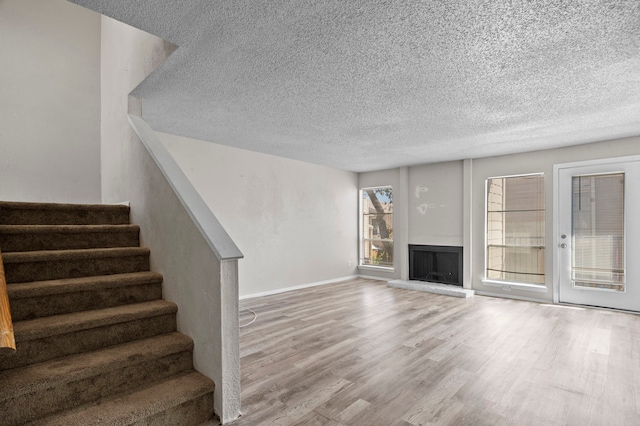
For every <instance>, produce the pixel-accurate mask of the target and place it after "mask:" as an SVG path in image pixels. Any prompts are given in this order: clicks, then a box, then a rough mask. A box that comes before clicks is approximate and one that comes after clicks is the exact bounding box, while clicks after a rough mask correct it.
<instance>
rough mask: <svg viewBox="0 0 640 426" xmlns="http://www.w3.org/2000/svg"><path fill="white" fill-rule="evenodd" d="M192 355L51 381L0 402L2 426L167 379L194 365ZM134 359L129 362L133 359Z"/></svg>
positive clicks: (176, 356)
mask: <svg viewBox="0 0 640 426" xmlns="http://www.w3.org/2000/svg"><path fill="white" fill-rule="evenodd" d="M192 359H193V354H192V352H191V351H183V352H178V353H175V354H171V355H168V356H165V357H163V358H159V359H155V360H150V361H147V362H144V363H143V364H140V363H135V364H134V363H131V364H130V365H126V366H124V367H122V368H118V369H115V370H110V371H107V372H105V373H103V374H100V375H97V376H92V377H87V378H84V379H82V380H78V381H75V382H71V383H60V384H55V383H54V384H52V386H51V387H50V388H48V389H44V390H42V391H38V392H33V393H30V394H28V395H21V396H18V397H17V398H15V399H13V398H12V399H8V400H5V401H2V402H0V409H1V410H2V413H3V414H2V417H3V420H2V424H3V425H7V426H9V425H11V426H13V425H19V424H22V423H24V422H28V421H32V420H35V419H38V418H41V417H45V416H48V415H51V414H54V413H56V412H58V411H59V410H60V409H61V408H64V409H65V410H68V409H72V408H74V407H78V406H80V405H83V404H87V403H91V402H97V401H100V400H101V399H103V398H106V397H109V396H111V395H115V394H117V393H119V392H127V391H131V390H133V389H135V388H138V387H140V386H144V385H146V384H149V383H153V382H156V381H158V380H162V379H164V378H168V377H170V376H172V375H174V374H178V373H181V372H184V371H188V370H191V369H192V368H193V361H192ZM135 361H136V360H135V358H134V359H132V362H135Z"/></svg>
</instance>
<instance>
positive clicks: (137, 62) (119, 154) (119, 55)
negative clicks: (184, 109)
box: [101, 17, 175, 203]
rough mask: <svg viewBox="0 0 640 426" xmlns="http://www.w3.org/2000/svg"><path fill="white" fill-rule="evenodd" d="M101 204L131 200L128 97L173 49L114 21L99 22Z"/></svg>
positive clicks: (132, 143)
mask: <svg viewBox="0 0 640 426" xmlns="http://www.w3.org/2000/svg"><path fill="white" fill-rule="evenodd" d="M101 46H102V80H101V89H102V115H101V116H102V122H101V138H102V153H101V159H102V162H101V167H102V201H103V202H105V203H118V202H121V201H128V200H130V199H131V195H130V191H131V180H132V177H133V174H132V173H135V171H133V170H132V169H131V168H132V166H135V165H134V164H133V163H132V162H131V161H129V158H130V157H131V150H132V149H133V147H134V146H136V144H137V143H138V142H137V137H136V136H135V135H134V133H133V131H132V130H131V126H129V122H128V121H127V109H128V94H129V93H130V92H131V91H132V90H133V89H134V88H135V87H136V86H137V85H138V84H140V83H141V82H142V80H144V79H145V78H146V77H147V76H148V75H149V74H151V72H152V71H153V70H154V69H155V68H156V67H157V66H158V65H159V64H161V63H162V62H163V61H164V60H165V59H166V58H167V57H168V56H169V55H170V54H171V53H172V52H173V51H174V50H175V46H173V45H172V44H170V43H168V42H165V41H164V40H162V39H161V38H159V37H156V36H154V35H152V34H149V33H146V32H144V31H141V30H138V29H137V28H133V27H131V26H129V25H126V24H123V23H121V22H118V21H115V20H113V19H110V18H107V17H103V18H102V38H101Z"/></svg>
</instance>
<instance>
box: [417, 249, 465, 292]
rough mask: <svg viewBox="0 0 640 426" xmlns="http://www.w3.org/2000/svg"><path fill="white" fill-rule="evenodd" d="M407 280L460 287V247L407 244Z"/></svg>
mask: <svg viewBox="0 0 640 426" xmlns="http://www.w3.org/2000/svg"><path fill="white" fill-rule="evenodd" d="M409 279H410V280H419V281H428V282H432V283H443V284H451V285H457V286H460V287H462V247H454V246H425V245H415V244H409Z"/></svg>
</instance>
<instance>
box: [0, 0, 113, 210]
mask: <svg viewBox="0 0 640 426" xmlns="http://www.w3.org/2000/svg"><path fill="white" fill-rule="evenodd" d="M0 52H1V53H0V82H1V83H0V199H1V200H5V201H38V202H71V203H99V202H100V198H101V193H100V15H98V14H97V13H95V12H93V11H90V10H87V9H84V8H82V7H80V6H77V5H75V4H72V3H68V2H66V1H64V0H3V1H0Z"/></svg>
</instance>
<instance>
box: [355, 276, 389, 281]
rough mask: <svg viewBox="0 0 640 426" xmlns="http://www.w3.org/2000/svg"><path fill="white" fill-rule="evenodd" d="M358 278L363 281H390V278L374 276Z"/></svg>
mask: <svg viewBox="0 0 640 426" xmlns="http://www.w3.org/2000/svg"><path fill="white" fill-rule="evenodd" d="M358 278H362V279H363V280H376V281H386V282H388V281H389V279H388V278H381V277H374V276H372V275H358Z"/></svg>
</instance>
